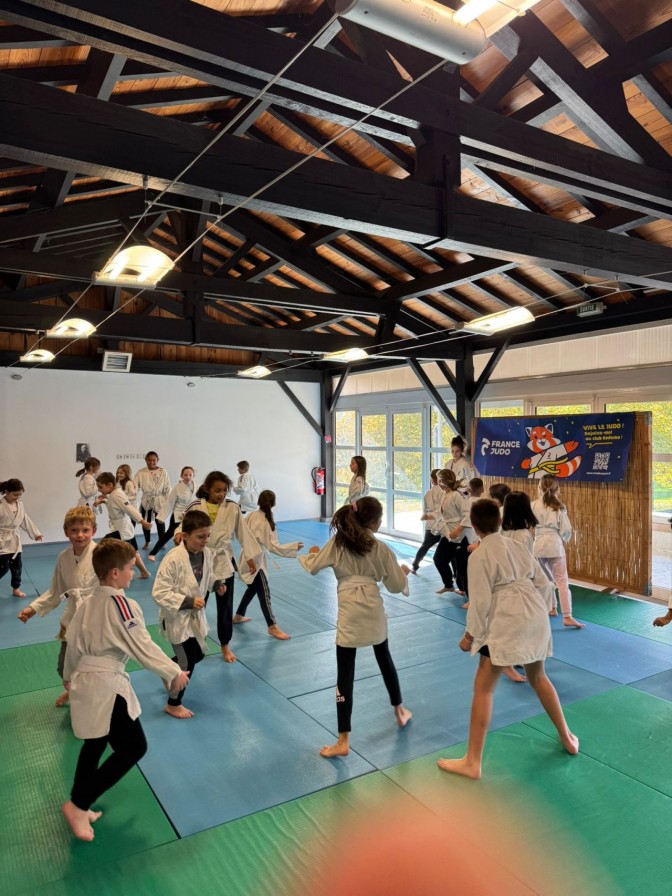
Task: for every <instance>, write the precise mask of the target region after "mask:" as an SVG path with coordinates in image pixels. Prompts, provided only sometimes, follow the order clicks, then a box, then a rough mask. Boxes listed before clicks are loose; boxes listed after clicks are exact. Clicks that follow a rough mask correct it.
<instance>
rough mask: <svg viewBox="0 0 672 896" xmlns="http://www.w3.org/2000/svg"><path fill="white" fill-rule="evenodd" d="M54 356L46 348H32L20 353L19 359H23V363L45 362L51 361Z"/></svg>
mask: <svg viewBox="0 0 672 896" xmlns="http://www.w3.org/2000/svg"><path fill="white" fill-rule="evenodd" d="M55 357H56V355H55V354H54V353H53V352H49V351H47V349H46V348H34V349H31V351H29V352H26V354H25V355H21V357H20V358H19V361H23V362H24V363H25V364H46V363H47V362H48V361H53V360H54V358H55Z"/></svg>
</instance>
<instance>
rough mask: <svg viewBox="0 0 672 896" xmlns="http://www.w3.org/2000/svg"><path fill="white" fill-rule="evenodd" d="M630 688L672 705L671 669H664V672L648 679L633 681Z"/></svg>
mask: <svg viewBox="0 0 672 896" xmlns="http://www.w3.org/2000/svg"><path fill="white" fill-rule="evenodd" d="M630 687H631V688H636V689H637V690H638V691H644V693H646V694H651V695H653V696H654V697H660V699H661V700H667V702H668V703H672V669H666V670H665V671H664V672H659V673H658V674H657V675H651V676H650V677H649V678H642V679H640V680H639V681H633V682H631V684H630Z"/></svg>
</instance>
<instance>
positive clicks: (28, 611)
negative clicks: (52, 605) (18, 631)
mask: <svg viewBox="0 0 672 896" xmlns="http://www.w3.org/2000/svg"><path fill="white" fill-rule="evenodd" d="M33 616H35V610H33V608H32V607H24V608H23V610H21V612H20V613H19V615H18V616H17V617H16V618H17V619H20V620H21V622H28V620H29V619H32V618H33Z"/></svg>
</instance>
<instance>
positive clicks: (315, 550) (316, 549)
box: [308, 544, 320, 554]
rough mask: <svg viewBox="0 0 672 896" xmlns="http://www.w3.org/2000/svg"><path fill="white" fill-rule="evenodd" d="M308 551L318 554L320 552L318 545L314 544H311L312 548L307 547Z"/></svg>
mask: <svg viewBox="0 0 672 896" xmlns="http://www.w3.org/2000/svg"><path fill="white" fill-rule="evenodd" d="M308 553H309V554H319V553H320V549H319V547H318V546H317V545H316V544H314V545H313V546H312V548H308Z"/></svg>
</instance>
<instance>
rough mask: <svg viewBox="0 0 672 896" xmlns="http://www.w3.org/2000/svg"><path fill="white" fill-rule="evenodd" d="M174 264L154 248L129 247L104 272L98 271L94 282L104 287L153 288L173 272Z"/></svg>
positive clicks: (108, 264) (109, 263) (111, 261)
mask: <svg viewBox="0 0 672 896" xmlns="http://www.w3.org/2000/svg"><path fill="white" fill-rule="evenodd" d="M174 264H175V263H174V261H173V260H172V258H170V257H169V256H168V255H166V253H165V252H161V251H160V250H159V249H154V248H153V247H152V246H129V247H128V248H127V249H122V251H121V252H118V253H117V254H116V255H115V256H114V257H113V258H111V259H110V260H109V261H108V262H107V264H106V265H105V267H104V268H103V269H102V271H96V272H95V273H94V275H93V282H94V283H95V284H97V285H102V286H135V287H138V288H139V289H147V288H153V287H155V286H156V284H157V283H158V282H159V280H160V279H161V278H162V277H165V275H166V274H167V273H168V272H169V271H172V269H173V267H174Z"/></svg>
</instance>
